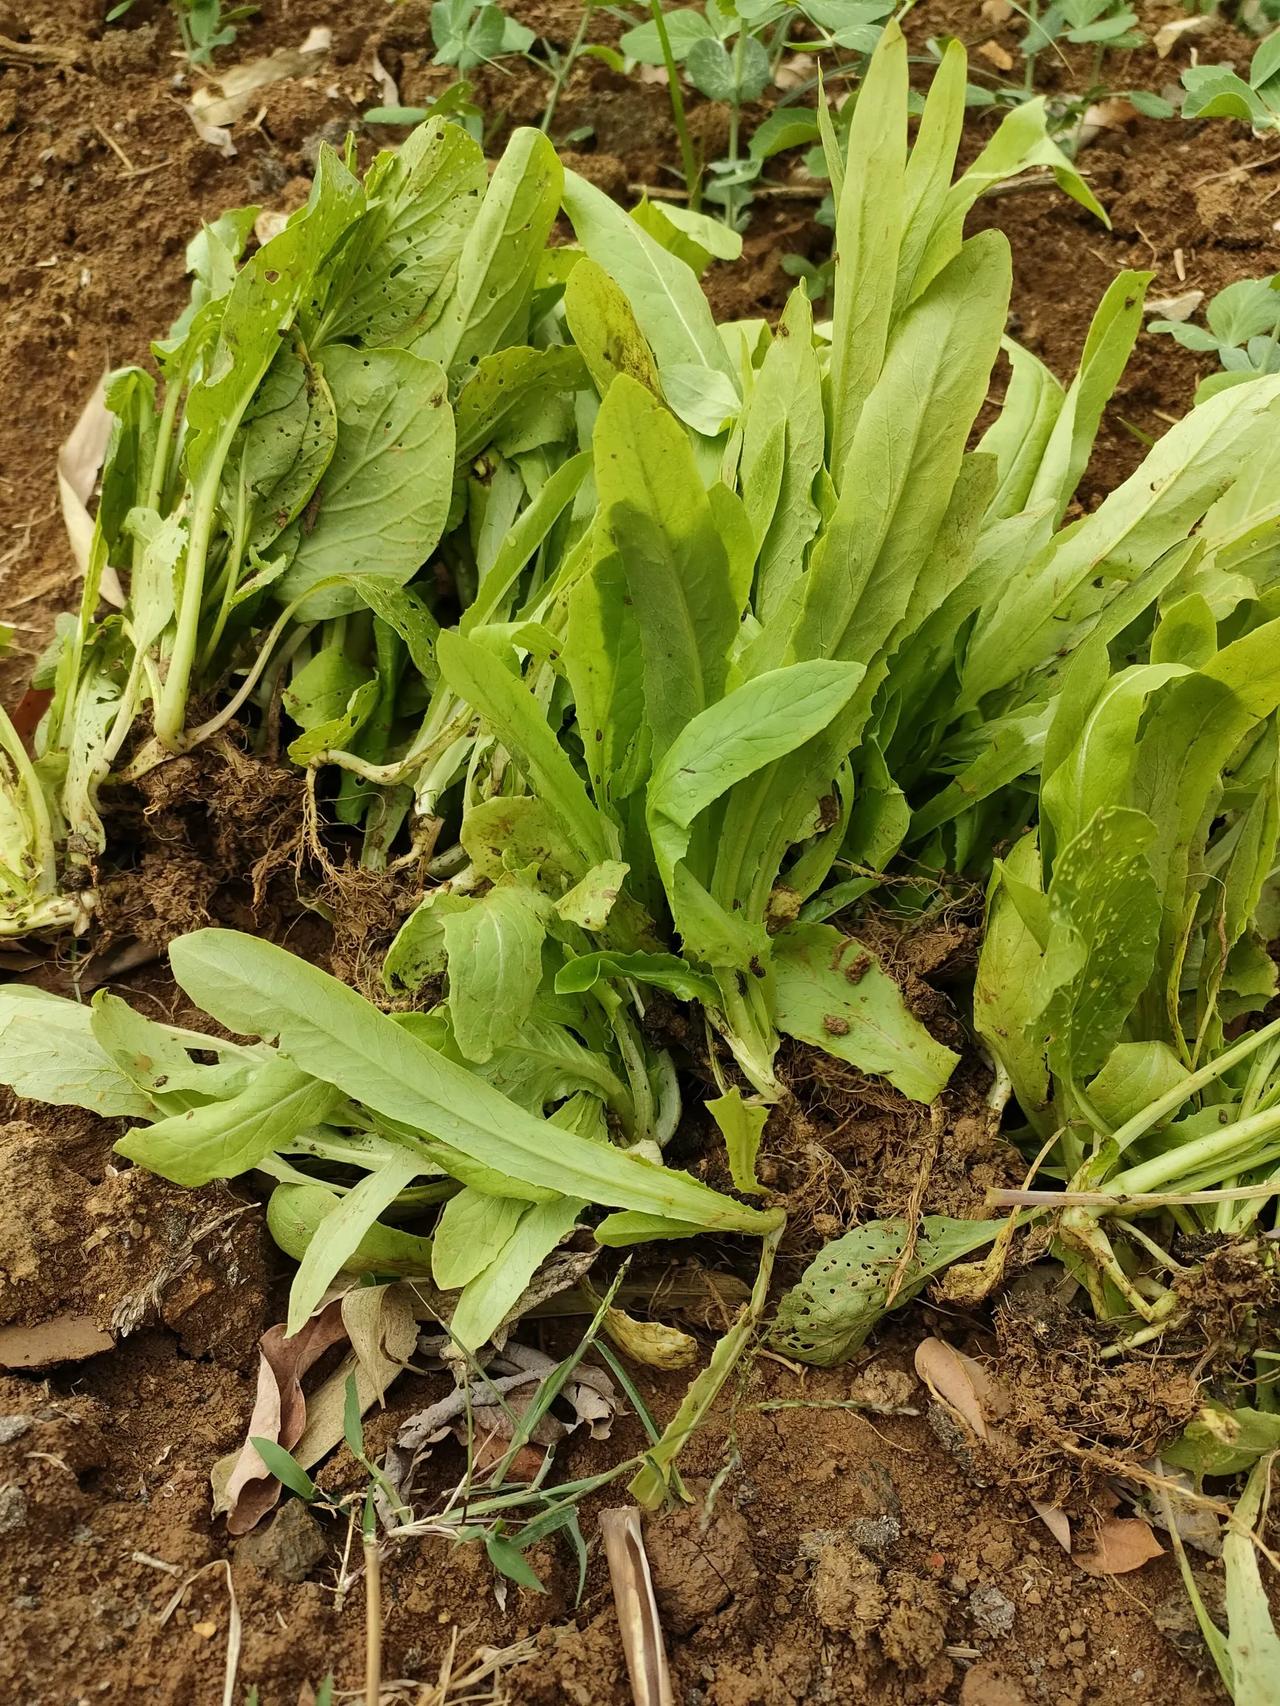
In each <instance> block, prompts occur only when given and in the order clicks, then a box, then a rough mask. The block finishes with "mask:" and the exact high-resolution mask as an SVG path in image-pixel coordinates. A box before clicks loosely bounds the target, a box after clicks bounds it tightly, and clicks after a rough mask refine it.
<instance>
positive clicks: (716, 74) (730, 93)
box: [684, 35, 773, 105]
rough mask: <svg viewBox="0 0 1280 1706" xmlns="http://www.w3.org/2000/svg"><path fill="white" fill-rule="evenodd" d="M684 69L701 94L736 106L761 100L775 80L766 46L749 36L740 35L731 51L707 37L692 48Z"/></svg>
mask: <svg viewBox="0 0 1280 1706" xmlns="http://www.w3.org/2000/svg"><path fill="white" fill-rule="evenodd" d="M684 68H685V72H686V73H687V75H688V78H689V81H690V82H691V83H692V84H693V86H694V88H695V89H696V90H697V91H698V93H699V94H700V95H705V96H706V97H707V99H708V100H709V101H732V102H733V103H734V104H735V105H741V104H743V103H745V102H747V101H758V100H759V99H760V97H761V95H762V94H763V93H764V91H765V90H766V89H767V88H768V86H769V84H770V83H771V82H772V81H773V78H772V75H771V72H770V66H769V55H768V52H767V51H766V49H765V45H764V43H763V42H761V41H757V40H756V38H755V36H750V35H742V36H740V37H739V38H738V40H737V41H736V42H735V43H734V48H733V51H732V52H730V51H729V50H728V49H727V48H726V47H725V45H724V43H723V42H719V41H714V40H710V39H708V38H707V37H705V36H704V37H703V38H702V39H701V40H699V41H695V42H694V43H693V44H692V46H691V47H690V48H689V51H688V53H687V54H686V55H685V60H684Z"/></svg>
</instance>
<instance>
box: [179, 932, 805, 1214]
mask: <svg viewBox="0 0 1280 1706" xmlns="http://www.w3.org/2000/svg"><path fill="white" fill-rule="evenodd" d="M170 961H171V963H172V965H173V969H174V975H175V977H176V978H177V979H178V981H179V983H180V984H181V985H182V987H183V989H185V990H186V992H187V994H188V995H190V996H191V998H192V1000H193V1001H196V1002H197V1003H198V1004H199V1005H200V1006H201V1007H203V1008H204V1010H205V1011H206V1012H208V1013H210V1014H212V1015H213V1017H215V1018H216V1019H217V1020H218V1021H219V1023H221V1024H224V1025H226V1026H227V1027H228V1029H231V1030H234V1031H238V1032H240V1033H241V1034H249V1035H255V1036H276V1035H278V1036H279V1037H280V1040H281V1047H282V1049H283V1051H284V1052H285V1053H286V1054H287V1055H288V1056H289V1058H290V1059H291V1060H293V1061H294V1062H295V1063H296V1064H297V1065H298V1066H299V1067H300V1068H301V1070H303V1071H304V1072H312V1073H314V1075H315V1076H316V1077H318V1078H324V1079H325V1080H326V1081H327V1082H329V1083H332V1084H336V1085H337V1086H338V1088H339V1089H341V1090H342V1091H343V1092H344V1094H346V1095H350V1096H354V1097H356V1098H358V1099H359V1100H360V1101H362V1102H363V1103H364V1104H365V1105H366V1106H367V1107H369V1108H372V1109H373V1110H374V1111H375V1112H376V1113H379V1114H382V1115H383V1116H385V1117H386V1118H387V1119H390V1120H396V1121H399V1122H401V1123H403V1124H404V1125H405V1126H406V1127H407V1128H408V1129H410V1130H412V1131H420V1132H425V1133H430V1134H431V1135H432V1136H434V1137H437V1138H439V1139H440V1140H441V1141H442V1142H443V1143H445V1144H448V1145H450V1146H452V1147H453V1148H454V1149H456V1150H458V1151H460V1152H461V1153H463V1154H464V1155H469V1156H470V1157H472V1159H473V1160H475V1161H477V1162H478V1163H480V1165H482V1166H484V1167H486V1168H490V1169H493V1170H495V1171H496V1172H497V1173H501V1174H509V1175H510V1176H511V1177H512V1178H513V1179H518V1180H523V1181H525V1182H526V1183H527V1184H530V1185H535V1186H538V1187H540V1188H542V1189H547V1190H551V1191H559V1192H562V1193H563V1194H564V1195H566V1196H569V1195H572V1196H575V1197H579V1198H581V1199H582V1200H584V1201H591V1202H600V1203H605V1204H607V1205H609V1206H611V1207H618V1208H635V1209H641V1210H643V1211H645V1212H647V1213H653V1214H665V1215H669V1216H671V1217H672V1218H675V1219H687V1220H688V1222H689V1223H690V1224H691V1225H700V1226H719V1227H723V1228H726V1229H728V1228H733V1229H737V1230H741V1231H757V1230H759V1231H763V1230H765V1229H766V1228H767V1226H768V1225H770V1224H772V1223H771V1221H770V1219H769V1216H768V1215H764V1214H761V1213H759V1212H758V1211H756V1210H751V1209H744V1208H742V1207H741V1206H740V1205H739V1204H737V1203H733V1202H730V1201H729V1199H728V1198H726V1197H722V1196H720V1195H719V1194H718V1193H717V1192H715V1191H712V1190H709V1189H708V1188H707V1187H706V1186H705V1185H700V1184H698V1183H697V1182H696V1181H695V1180H693V1179H691V1178H690V1177H689V1176H688V1175H687V1174H685V1173H679V1172H675V1171H673V1170H672V1169H670V1168H666V1167H658V1166H655V1165H654V1164H652V1163H651V1162H646V1161H643V1160H640V1159H639V1158H637V1157H635V1156H631V1155H622V1154H619V1153H618V1152H617V1151H615V1150H610V1149H608V1148H606V1147H603V1146H601V1145H600V1144H598V1143H592V1142H591V1141H590V1139H588V1138H581V1137H578V1136H576V1134H574V1133H573V1132H569V1131H564V1130H561V1129H559V1128H558V1127H555V1126H551V1125H548V1123H547V1122H546V1121H545V1120H539V1119H535V1118H533V1117H531V1116H530V1115H528V1114H525V1113H523V1112H522V1111H521V1110H520V1109H519V1108H517V1107H516V1106H515V1104H514V1103H513V1102H510V1101H509V1100H508V1099H507V1098H506V1097H505V1096H502V1095H500V1094H499V1093H498V1092H497V1091H496V1090H493V1089H491V1088H490V1087H489V1086H488V1085H487V1084H485V1083H483V1082H482V1081H481V1080H480V1079H478V1078H477V1077H476V1075H475V1074H474V1073H470V1072H467V1071H466V1070H465V1069H464V1068H463V1067H460V1066H457V1065H455V1064H454V1063H453V1062H452V1061H450V1060H448V1059H447V1058H446V1057H445V1056H444V1055H442V1054H440V1053H438V1052H437V1051H436V1050H434V1049H432V1048H430V1047H429V1046H428V1045H427V1044H426V1043H425V1042H423V1041H421V1040H420V1039H419V1038H417V1037H415V1036H412V1035H410V1034H409V1033H408V1032H407V1031H405V1030H404V1028H403V1027H401V1026H399V1025H397V1024H396V1022H395V1020H394V1019H391V1018H389V1017H388V1016H387V1015H386V1014H384V1013H380V1012H378V1010H377V1008H375V1007H373V1006H371V1005H370V1004H369V1003H368V1002H367V1001H365V1000H364V999H363V998H362V997H361V996H359V995H357V994H356V992H355V991H354V990H352V989H348V988H347V987H346V986H345V985H344V984H341V983H339V982H338V980H337V979H336V978H333V977H330V976H329V975H328V974H327V973H326V972H322V971H319V970H318V969H317V968H316V967H315V966H310V965H307V964H306V962H305V961H303V960H299V959H297V958H295V957H294V956H293V955H292V954H288V953H286V952H285V951H284V949H282V948H277V947H275V946H274V945H273V944H271V943H268V942H260V941H256V940H254V939H253V938H252V937H248V936H244V935H241V934H240V933H239V932H238V931H235V930H198V931H195V932H194V933H193V934H191V935H188V936H181V937H179V938H178V939H177V940H176V941H175V942H174V943H173V944H172V946H171V949H170ZM388 1200H390V1199H388Z"/></svg>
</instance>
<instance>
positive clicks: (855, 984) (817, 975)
mask: <svg viewBox="0 0 1280 1706" xmlns="http://www.w3.org/2000/svg"><path fill="white" fill-rule="evenodd" d="M772 963H773V974H774V1002H775V1007H776V1017H777V1023H778V1029H779V1030H781V1031H785V1032H786V1033H787V1034H788V1036H792V1037H799V1038H800V1039H801V1041H802V1042H806V1043H811V1044H812V1045H813V1046H814V1047H815V1048H820V1049H825V1050H826V1052H827V1053H828V1054H834V1055H838V1056H839V1058H840V1059H841V1060H847V1061H848V1062H849V1063H850V1064H851V1065H852V1066H856V1067H857V1068H858V1069H859V1071H861V1072H872V1073H877V1074H879V1075H880V1076H882V1077H884V1078H887V1079H888V1080H889V1082H890V1083H891V1084H892V1085H894V1087H895V1088H896V1089H898V1090H901V1091H902V1093H903V1095H904V1096H910V1097H911V1099H912V1100H913V1101H916V1102H932V1101H933V1099H934V1098H935V1097H936V1096H938V1095H940V1094H941V1092H942V1090H943V1088H944V1086H945V1085H946V1082H947V1080H948V1079H949V1078H950V1076H951V1073H952V1071H953V1069H954V1068H955V1065H956V1061H957V1060H958V1058H959V1057H958V1056H957V1055H955V1054H953V1053H952V1052H951V1050H950V1049H949V1048H944V1047H943V1045H942V1044H941V1043H939V1042H935V1041H934V1039H933V1038H932V1037H931V1036H930V1035H929V1033H928V1031H926V1030H925V1028H924V1026H923V1025H922V1024H921V1023H920V1021H919V1020H918V1019H916V1018H914V1017H913V1016H912V1015H911V1013H910V1012H909V1011H908V1010H907V1006H906V1003H905V1002H904V1001H903V999H902V992H901V991H900V990H899V988H898V986H897V984H896V983H895V982H894V981H893V979H892V978H891V977H890V976H889V975H888V973H887V972H885V971H884V970H882V968H881V966H880V963H879V961H878V960H877V959H876V957H875V955H874V954H872V953H871V951H870V949H868V948H864V947H863V946H862V945H861V943H859V942H857V941H855V940H854V939H853V938H852V937H848V936H843V935H841V933H840V931H839V930H837V929H835V928H834V927H833V926H832V925H830V924H793V925H790V926H789V927H788V928H787V929H785V930H780V931H779V932H778V934H777V935H776V936H775V937H774V938H773V959H772Z"/></svg>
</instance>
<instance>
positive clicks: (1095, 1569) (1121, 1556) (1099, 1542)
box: [1071, 1516, 1164, 1576]
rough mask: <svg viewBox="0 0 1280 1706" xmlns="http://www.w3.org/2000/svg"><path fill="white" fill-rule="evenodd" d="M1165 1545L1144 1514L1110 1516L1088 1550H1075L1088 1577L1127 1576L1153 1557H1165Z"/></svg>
mask: <svg viewBox="0 0 1280 1706" xmlns="http://www.w3.org/2000/svg"><path fill="white" fill-rule="evenodd" d="M1163 1556H1164V1547H1163V1546H1161V1544H1160V1542H1159V1541H1158V1540H1157V1539H1156V1537H1155V1534H1154V1533H1153V1532H1152V1528H1151V1524H1150V1523H1149V1522H1144V1521H1143V1519H1142V1518H1141V1517H1140V1516H1109V1517H1107V1518H1106V1519H1105V1520H1104V1521H1103V1522H1101V1523H1099V1525H1098V1529H1097V1533H1096V1534H1095V1536H1094V1543H1093V1546H1092V1548H1091V1549H1090V1550H1089V1551H1088V1552H1073V1553H1072V1555H1071V1557H1072V1562H1073V1563H1075V1564H1077V1565H1078V1566H1079V1567H1080V1569H1082V1570H1083V1571H1084V1572H1085V1574H1086V1575H1088V1576H1123V1575H1127V1574H1128V1572H1129V1571H1130V1570H1140V1569H1141V1568H1142V1566H1143V1565H1144V1564H1146V1563H1149V1562H1150V1560H1151V1559H1152V1558H1162V1557H1163Z"/></svg>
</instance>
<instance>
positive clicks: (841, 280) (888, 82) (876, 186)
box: [827, 22, 907, 487]
mask: <svg viewBox="0 0 1280 1706" xmlns="http://www.w3.org/2000/svg"><path fill="white" fill-rule="evenodd" d="M906 158H907V44H906V40H905V38H904V36H903V34H902V31H901V29H900V28H899V26H898V24H897V23H896V22H894V23H891V24H889V26H888V27H887V28H886V30H885V32H884V34H883V35H882V36H881V38H880V44H879V46H878V47H877V48H876V50H875V52H874V53H873V54H872V56H871V60H870V62H869V64H868V66H867V72H866V76H865V78H864V79H863V83H862V87H861V89H859V91H858V104H857V106H856V107H855V108H854V112H853V122H852V124H851V125H850V127H849V151H848V160H847V164H846V168H845V177H844V187H843V189H842V191H841V194H840V199H839V202H838V204H837V207H836V262H837V265H836V287H835V313H834V316H833V320H832V327H831V425H830V435H829V436H830V445H829V451H828V457H827V464H828V466H829V468H830V469H831V477H832V479H833V480H834V481H835V483H836V486H837V487H840V486H841V485H842V484H843V482H844V477H845V466H846V463H847V461H848V458H849V452H850V450H851V448H852V446H853V435H854V432H855V430H856V428H857V425H858V417H859V415H860V414H861V412H862V406H863V404H864V403H865V402H866V400H867V398H868V396H869V395H870V394H871V390H872V388H873V386H874V385H875V384H876V381H877V380H878V379H879V378H880V372H881V368H882V365H883V363H884V356H885V347H886V345H887V343H888V338H889V323H890V316H891V313H892V310H893V298H894V286H895V283H896V280H897V273H898V249H899V244H900V242H901V238H902V218H903V195H902V182H903V173H904V171H905V169H906Z"/></svg>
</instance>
